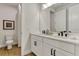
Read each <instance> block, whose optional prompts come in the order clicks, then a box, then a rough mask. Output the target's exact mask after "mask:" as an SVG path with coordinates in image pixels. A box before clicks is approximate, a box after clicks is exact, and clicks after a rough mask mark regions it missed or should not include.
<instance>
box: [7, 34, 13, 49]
mask: <svg viewBox="0 0 79 59" xmlns="http://www.w3.org/2000/svg"><path fill="white" fill-rule="evenodd" d="M12 44H13V35H6V45H7V49H12Z"/></svg>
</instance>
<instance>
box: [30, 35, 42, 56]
mask: <svg viewBox="0 0 79 59" xmlns="http://www.w3.org/2000/svg"><path fill="white" fill-rule="evenodd" d="M31 50H32V51H33V52H34V53H35V54H36V55H42V38H41V37H38V36H35V35H32V36H31Z"/></svg>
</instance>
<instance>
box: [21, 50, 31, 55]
mask: <svg viewBox="0 0 79 59" xmlns="http://www.w3.org/2000/svg"><path fill="white" fill-rule="evenodd" d="M31 52H32V51H31V50H27V51H24V52H22V53H21V56H25V55H27V54H29V53H31Z"/></svg>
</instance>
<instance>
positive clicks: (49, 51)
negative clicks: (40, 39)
mask: <svg viewBox="0 0 79 59" xmlns="http://www.w3.org/2000/svg"><path fill="white" fill-rule="evenodd" d="M43 55H44V56H72V55H73V54H71V53H69V52H66V51H63V50H61V49H59V48H56V47H53V46H52V45H50V44H47V43H45V42H44V44H43Z"/></svg>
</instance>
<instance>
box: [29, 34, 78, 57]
mask: <svg viewBox="0 0 79 59" xmlns="http://www.w3.org/2000/svg"><path fill="white" fill-rule="evenodd" d="M31 50H32V52H33V53H35V54H36V55H37V56H79V39H78V38H77V39H76V38H69V37H59V36H54V35H45V34H40V33H31Z"/></svg>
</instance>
